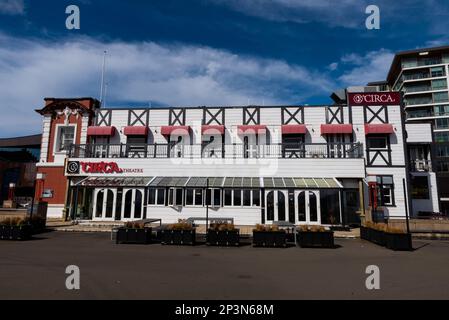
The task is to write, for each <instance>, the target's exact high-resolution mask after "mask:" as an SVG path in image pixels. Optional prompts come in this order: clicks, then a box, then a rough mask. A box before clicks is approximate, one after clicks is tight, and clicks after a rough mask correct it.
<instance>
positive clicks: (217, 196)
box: [213, 189, 221, 207]
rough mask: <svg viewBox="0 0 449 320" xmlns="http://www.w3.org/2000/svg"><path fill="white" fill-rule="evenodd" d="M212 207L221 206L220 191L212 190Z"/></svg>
mask: <svg viewBox="0 0 449 320" xmlns="http://www.w3.org/2000/svg"><path fill="white" fill-rule="evenodd" d="M213 192H214V206H215V207H219V206H221V190H220V189H214V190H213Z"/></svg>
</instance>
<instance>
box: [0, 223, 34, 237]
mask: <svg viewBox="0 0 449 320" xmlns="http://www.w3.org/2000/svg"><path fill="white" fill-rule="evenodd" d="M31 234H32V230H31V226H29V225H23V226H0V239H1V240H28V239H30V238H31Z"/></svg>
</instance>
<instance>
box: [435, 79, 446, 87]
mask: <svg viewBox="0 0 449 320" xmlns="http://www.w3.org/2000/svg"><path fill="white" fill-rule="evenodd" d="M432 88H433V90H441V89H447V81H446V79H438V80H433V81H432Z"/></svg>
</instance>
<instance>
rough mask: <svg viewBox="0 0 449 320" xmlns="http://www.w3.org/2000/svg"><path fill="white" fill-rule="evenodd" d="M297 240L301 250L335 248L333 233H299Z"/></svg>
mask: <svg viewBox="0 0 449 320" xmlns="http://www.w3.org/2000/svg"><path fill="white" fill-rule="evenodd" d="M297 240H298V244H299V246H300V247H301V248H335V245H334V233H333V232H332V231H322V232H311V231H298V233H297Z"/></svg>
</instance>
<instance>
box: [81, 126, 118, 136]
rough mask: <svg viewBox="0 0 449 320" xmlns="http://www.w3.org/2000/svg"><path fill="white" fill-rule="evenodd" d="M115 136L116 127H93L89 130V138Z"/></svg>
mask: <svg viewBox="0 0 449 320" xmlns="http://www.w3.org/2000/svg"><path fill="white" fill-rule="evenodd" d="M114 134H115V127H99V126H92V127H88V128H87V135H88V136H110V137H112V136H113V135H114Z"/></svg>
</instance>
